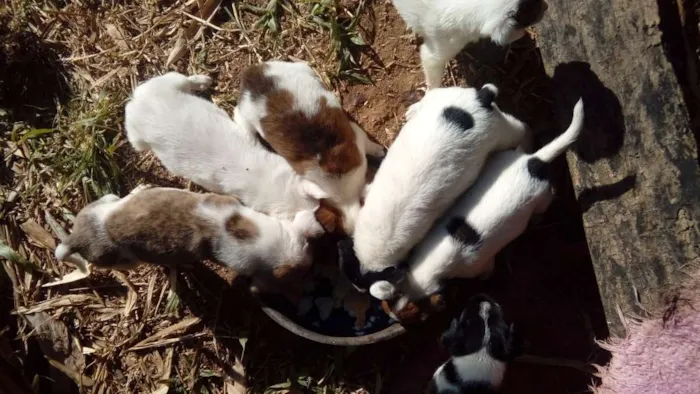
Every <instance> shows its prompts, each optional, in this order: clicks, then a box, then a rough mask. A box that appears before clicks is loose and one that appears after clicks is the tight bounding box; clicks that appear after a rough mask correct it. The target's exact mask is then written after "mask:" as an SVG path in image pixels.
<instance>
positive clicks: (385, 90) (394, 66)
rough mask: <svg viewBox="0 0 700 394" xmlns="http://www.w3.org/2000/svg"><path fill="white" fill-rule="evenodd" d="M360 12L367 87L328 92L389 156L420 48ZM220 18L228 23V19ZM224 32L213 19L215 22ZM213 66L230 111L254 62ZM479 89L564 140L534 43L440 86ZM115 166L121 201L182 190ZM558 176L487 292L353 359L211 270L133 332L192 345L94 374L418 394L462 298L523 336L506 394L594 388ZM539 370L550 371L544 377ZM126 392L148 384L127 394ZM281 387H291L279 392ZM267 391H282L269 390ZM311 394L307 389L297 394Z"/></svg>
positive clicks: (500, 52) (114, 289) (181, 285)
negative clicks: (498, 314) (173, 332)
mask: <svg viewBox="0 0 700 394" xmlns="http://www.w3.org/2000/svg"><path fill="white" fill-rule="evenodd" d="M253 3H256V4H257V3H260V4H265V3H267V2H253ZM350 3H355V4H356V3H358V2H350ZM368 4H369V5H368V6H367V7H366V8H365V11H364V12H363V13H362V15H361V21H360V24H359V26H360V28H361V30H362V33H363V37H364V38H365V40H366V41H367V42H368V44H369V48H365V49H364V50H363V51H362V53H361V55H360V59H361V64H362V67H363V68H364V69H365V70H368V75H369V76H370V77H371V79H372V80H373V81H374V84H372V85H351V84H347V83H343V82H340V83H336V84H334V85H335V87H336V88H337V90H338V91H339V94H340V96H341V98H342V101H343V105H344V107H345V109H346V110H347V111H348V112H349V113H350V114H351V115H352V116H353V117H354V118H356V119H357V120H358V122H359V123H360V124H361V126H363V127H364V128H365V130H366V131H367V132H368V133H369V134H371V135H372V136H373V137H374V138H376V139H377V140H378V141H380V142H381V143H383V144H385V145H387V146H388V145H390V143H391V141H392V140H393V138H395V136H396V134H397V133H398V131H399V129H400V127H401V124H402V122H403V115H404V113H405V110H406V108H407V107H408V105H410V104H412V103H413V102H415V101H417V100H418V99H419V98H420V97H421V96H422V93H420V91H419V89H418V88H419V87H421V86H422V83H423V74H422V71H421V69H420V65H419V59H418V52H417V43H416V42H415V40H414V39H413V38H412V37H411V36H410V35H409V32H408V31H407V30H406V29H405V25H404V23H403V21H402V20H401V19H400V18H399V17H398V15H397V13H396V11H395V10H394V8H393V7H392V6H391V5H390V4H389V3H388V2H385V1H379V0H377V1H370V2H368ZM217 15H218V14H217ZM217 18H219V17H217ZM220 18H221V19H222V21H227V20H228V23H232V22H231V21H230V19H229V18H227V17H226V16H225V15H222V16H220ZM242 19H243V20H244V21H246V22H250V21H254V20H255V16H251V15H247V14H244V15H243V16H242ZM222 21H219V20H218V19H216V18H215V19H214V20H213V21H212V23H215V24H216V23H219V22H222ZM222 34H223V33H222ZM286 39H289V38H286ZM306 42H307V43H308V47H309V48H308V52H307V53H306V54H304V53H302V51H301V50H298V48H297V47H290V48H289V50H286V54H287V56H292V57H298V58H302V59H305V60H311V59H309V58H310V57H320V56H322V54H323V53H325V50H326V49H325V45H326V43H325V41H324V40H323V38H319V40H318V41H317V42H315V41H313V40H308V41H306ZM242 53H245V54H242ZM165 55H167V54H158V55H154V56H156V57H157V56H160V58H159V59H160V60H158V61H159V62H162V61H163V60H164V58H165V57H166V56H165ZM221 59H222V60H220V61H217V60H216V57H213V56H212V57H211V58H209V59H207V61H206V62H204V65H202V66H201V67H202V68H204V69H206V70H208V71H210V72H211V74H212V75H213V76H214V77H215V81H216V82H215V83H216V86H215V88H214V92H213V94H212V98H213V100H214V101H215V102H216V103H217V104H219V105H221V106H222V107H223V108H225V109H227V110H229V111H230V110H231V109H232V108H233V106H234V105H235V96H236V94H237V86H238V77H237V75H238V74H239V73H240V72H241V70H243V69H244V68H245V67H246V66H247V65H248V64H250V63H253V62H255V56H254V54H252V53H250V52H240V53H236V54H235V55H232V56H228V55H227V56H226V57H224V56H222V57H221ZM161 66H162V64H161ZM135 67H136V68H138V69H139V78H140V79H141V80H143V79H145V78H147V77H148V76H150V75H153V74H154V73H155V72H156V70H157V68H153V67H150V66H148V65H141V64H138V65H137V66H135ZM197 67H199V66H197ZM174 68H176V69H178V70H180V71H182V72H186V71H188V70H191V68H192V65H191V64H188V63H187V61H180V62H178V63H176V64H175V66H174ZM105 71H108V70H105ZM486 82H492V83H495V84H496V85H497V86H498V87H499V89H500V95H499V97H498V99H497V102H498V104H499V106H500V107H501V108H502V109H503V110H505V111H507V112H510V113H512V114H513V115H515V116H516V117H518V118H520V119H522V120H524V121H525V122H527V123H528V124H529V125H530V126H531V127H532V129H533V131H534V133H535V135H536V139H537V141H538V142H542V141H548V140H549V139H551V138H552V136H554V135H556V134H558V133H559V132H561V131H562V129H561V127H560V126H559V125H558V124H557V123H556V121H555V119H556V116H555V114H554V111H553V107H552V102H551V100H550V98H549V97H550V93H549V79H548V77H547V76H546V74H545V73H544V70H543V67H542V65H541V62H540V57H539V51H538V49H537V46H536V41H535V40H533V39H532V38H526V39H523V40H521V41H519V42H517V43H514V44H513V45H511V46H510V47H509V48H498V47H496V46H495V45H493V44H490V43H479V44H477V45H474V46H473V47H471V48H469V49H467V50H465V51H463V52H462V53H461V54H460V55H459V56H458V57H457V59H455V61H453V62H452V63H451V64H450V66H449V68H448V73H447V80H446V84H449V85H459V86H466V85H473V86H481V85H482V84H483V83H486ZM122 137H123V136H122ZM538 145H539V144H538ZM117 161H118V162H119V164H120V166H122V167H123V179H122V180H121V187H122V189H123V190H128V189H129V188H131V187H132V186H134V185H135V184H137V183H138V182H140V181H142V180H146V181H149V182H152V183H156V184H159V185H164V186H165V185H173V186H184V185H185V182H182V181H181V180H178V179H173V178H172V177H170V176H169V175H168V174H167V172H165V171H164V170H163V169H162V167H160V166H159V165H158V163H157V161H156V160H155V159H154V158H153V157H151V156H148V155H146V156H138V155H136V154H135V153H134V152H133V151H131V149H130V148H129V147H128V145H126V144H124V145H121V146H120V148H119V150H118V157H117ZM558 163H559V169H560V171H559V178H558V182H557V193H558V195H557V198H556V199H555V200H554V202H553V204H552V205H551V207H550V209H549V210H548V212H547V213H546V214H545V215H543V217H541V218H539V219H538V221H537V222H536V224H533V225H531V226H530V228H529V229H528V230H527V231H526V233H525V234H524V235H523V236H521V237H520V238H518V239H517V240H516V241H515V242H513V243H512V244H511V245H510V246H509V247H507V248H506V250H504V251H503V252H502V253H501V254H500V255H499V258H498V266H497V272H496V275H495V276H494V277H493V278H492V279H490V280H488V281H486V282H480V281H458V282H455V283H454V285H453V287H452V288H453V289H454V294H453V303H452V304H451V306H450V309H448V310H447V311H445V312H444V313H442V314H440V315H436V316H434V317H433V318H432V319H430V320H429V321H428V322H426V324H424V325H422V326H420V327H416V328H413V329H411V330H409V332H408V333H406V334H404V335H402V336H401V337H398V338H395V339H393V340H390V341H387V342H385V343H380V344H377V345H373V346H366V347H360V348H354V349H347V348H334V347H329V346H323V345H318V344H315V343H311V342H308V341H305V340H303V339H300V338H298V337H295V336H294V335H292V334H291V333H289V332H287V331H286V330H284V329H283V328H281V327H279V326H278V325H277V324H275V323H274V322H272V321H271V320H270V319H268V318H267V317H266V316H265V315H264V314H263V313H262V312H261V311H260V310H259V309H258V308H257V307H256V306H255V303H254V301H253V300H252V299H250V297H249V296H247V295H246V294H245V292H244V291H242V290H241V286H238V285H237V284H235V283H234V285H233V286H232V285H231V283H232V282H234V275H232V274H231V273H230V272H227V271H226V270H224V269H221V268H218V267H213V266H211V265H207V266H206V267H194V268H191V269H184V270H183V271H182V272H181V273H180V274H179V279H178V281H177V283H178V290H177V292H178V295H179V299H180V302H181V304H180V308H181V309H180V310H179V312H177V313H175V314H173V315H169V317H168V318H167V319H166V318H163V319H161V318H158V319H156V317H153V318H152V319H153V321H149V320H148V319H146V320H145V323H144V325H143V326H140V327H143V332H141V333H137V336H138V337H139V338H143V337H144V336H146V335H150V334H152V333H154V332H157V331H158V330H159V329H161V328H163V327H165V326H167V325H168V324H175V323H177V322H178V321H182V320H183V319H186V318H189V317H198V318H200V319H201V325H198V327H201V328H200V329H199V331H198V332H197V333H196V334H197V335H198V334H202V335H201V336H199V337H197V336H195V337H188V338H186V339H183V340H181V341H178V342H177V343H175V344H174V345H173V347H170V349H175V350H174V354H175V356H173V353H172V352H173V351H172V350H168V349H167V348H163V349H161V348H159V349H155V350H152V351H148V352H145V353H138V352H127V351H123V350H119V351H115V352H114V353H111V354H110V355H109V356H108V359H106V360H105V359H101V360H100V363H99V365H100V368H106V370H105V371H106V373H107V374H108V375H109V376H108V378H105V379H106V380H105V381H106V382H111V383H110V384H113V386H112V389H113V390H112V391H113V392H128V391H129V390H134V389H135V388H136V387H157V384H158V382H159V377H160V376H161V375H162V372H163V368H164V365H167V362H165V361H164V360H167V359H171V360H172V359H173V357H174V360H175V361H174V363H175V367H174V370H175V371H178V372H177V374H175V373H174V374H173V376H172V377H171V380H177V379H180V381H190V382H191V381H194V382H195V383H192V386H190V387H189V389H190V390H194V389H195V388H197V389H198V390H203V389H201V388H202V387H212V386H214V387H218V388H219V389H220V390H214V391H216V392H224V391H223V389H221V387H223V386H222V384H223V382H224V381H228V378H229V377H231V376H234V377H235V376H237V375H239V374H240V371H239V370H237V369H236V368H235V366H236V362H235V360H236V358H242V359H243V364H244V366H245V370H246V373H245V374H246V376H247V378H248V380H249V382H250V386H251V392H254V393H261V392H285V391H287V392H293V393H297V392H314V393H316V392H323V391H322V389H323V385H324V384H328V383H329V382H330V383H332V385H333V387H334V388H333V389H332V390H334V391H331V392H356V393H362V392H369V393H416V392H420V391H422V389H423V388H424V387H425V386H426V384H427V383H428V381H429V379H430V376H431V375H432V373H433V371H434V370H435V368H436V367H437V366H438V365H439V364H440V363H442V362H443V361H444V360H445V359H446V355H445V354H444V352H443V351H442V349H441V348H440V346H439V344H438V341H437V338H438V336H439V335H440V333H441V332H442V330H444V328H445V327H446V325H447V322H448V320H449V318H450V316H452V315H453V314H455V313H457V312H458V310H459V306H460V301H463V300H466V298H467V297H468V296H469V295H470V294H473V293H476V292H479V291H485V292H488V293H489V294H491V295H493V296H494V297H495V298H496V299H497V300H499V301H500V302H501V303H502V304H503V305H504V308H505V309H506V313H507V315H509V317H510V318H511V319H512V320H513V321H514V322H515V324H516V325H517V326H518V327H519V328H520V330H521V331H522V333H523V334H524V337H525V339H526V353H527V354H528V355H531V356H536V357H539V358H540V360H539V362H537V363H535V362H516V363H514V364H513V365H512V367H511V368H510V369H509V372H508V374H507V377H506V382H505V387H504V393H554V394H556V393H582V392H587V387H588V386H589V385H590V384H591V383H592V381H593V377H592V375H591V374H589V373H587V372H584V371H581V370H578V369H576V368H572V367H571V366H566V364H568V363H570V362H573V364H577V363H578V364H584V363H587V362H594V361H595V362H598V363H601V362H604V359H601V357H604V354H602V353H601V352H600V351H599V349H598V347H597V346H596V345H595V344H594V339H602V338H605V337H606V336H607V331H606V324H605V316H604V315H603V312H602V306H601V303H600V297H599V295H598V292H597V287H596V282H595V276H594V272H593V270H592V266H591V262H590V257H589V255H588V249H587V246H586V240H585V236H584V234H583V229H582V223H581V218H580V215H581V214H580V209H579V206H578V204H577V203H576V201H575V197H574V193H573V189H572V186H571V183H570V179H569V177H568V172H567V171H566V162H565V161H564V160H563V159H560V160H559V161H558ZM68 206H69V207H70V208H71V209H72V210H73V211H75V210H76V208H77V206H74V205H73V204H71V203H68ZM164 272H165V271H164V270H163V269H161V268H156V267H148V268H143V269H141V270H140V271H139V272H137V273H131V274H129V276H128V278H129V280H130V281H131V284H132V285H133V286H135V287H136V288H137V293H138V295H139V297H143V296H144V294H145V293H147V292H148V293H149V294H150V293H151V290H152V289H151V290H148V291H147V289H148V288H151V287H152V288H155V289H160V288H161V287H163V288H165V287H164V286H166V284H167V282H168V280H167V275H166V274H165V273H164ZM151 283H152V284H151ZM75 288H78V289H88V291H94V292H97V293H99V295H100V297H101V298H103V299H104V302H105V303H107V304H108V303H109V302H111V301H114V302H115V303H118V302H121V303H123V302H124V299H126V298H127V297H128V291H127V288H126V287H124V286H123V285H122V284H121V282H120V281H118V280H117V279H115V278H113V277H110V276H109V275H106V274H105V275H102V276H98V277H97V278H94V279H90V280H88V281H86V282H84V283H81V284H80V285H76V286H73V289H72V290H71V288H70V286H69V287H67V288H62V289H59V290H57V292H58V293H59V294H65V293H71V292H74V291H80V290H75ZM51 296H55V293H51V294H50V295H47V294H46V293H45V292H44V293H43V292H39V291H37V293H36V294H33V296H32V297H33V299H34V300H35V301H39V300H42V299H49V298H50V297H51ZM162 296H163V294H162V293H161V297H162ZM149 297H150V296H149ZM154 297H155V296H154ZM159 302H160V301H159ZM4 306H5V308H7V309H8V310H9V309H12V307H13V305H11V302H10V303H7V302H6V303H5V304H4ZM76 314H77V315H79V314H80V310H79V309H75V310H73V309H70V308H69V309H68V310H67V311H64V313H63V314H61V316H60V319H61V320H63V321H66V322H80V321H81V320H80V318H75V315H76ZM8 316H9V315H8ZM10 320H13V319H10ZM124 322H125V321H120V323H119V324H120V326H119V327H120V330H122V331H125V330H126V331H128V327H123V325H124V324H126V325H127V326H128V324H132V323H128V322H129V321H128V320H126V322H127V323H124ZM12 323H13V322H12ZM13 324H14V323H13ZM100 324H101V323H100V322H94V321H93V322H91V323H90V324H87V323H85V324H84V325H82V324H77V327H73V325H69V326H70V327H71V330H74V331H75V333H76V335H77V336H78V337H80V338H81V339H82V340H84V341H87V340H88V339H90V340H94V339H95V338H96V337H97V335H96V334H95V333H101V335H102V338H103V339H105V340H107V339H108V338H110V336H111V337H112V338H122V339H123V338H125V336H124V335H126V334H118V333H115V332H113V331H110V330H111V329H107V328H102V327H100ZM126 337H128V335H126ZM241 337H244V338H247V342H242V341H240V340H239V338H241ZM120 340H121V339H120ZM0 345H1V343H0ZM169 352H171V353H169ZM27 353H28V354H29V356H27V360H30V361H31V362H27V363H23V370H24V372H25V375H26V376H27V377H30V379H31V377H32V376H34V375H35V374H37V373H40V374H41V375H48V374H49V369H50V368H49V366H48V364H47V363H46V361H45V360H44V359H43V357H42V356H41V352H40V351H39V350H38V345H37V344H35V343H34V344H32V345H31V349H29V351H27ZM242 353H243V354H242ZM547 363H549V364H553V365H545V364H547ZM102 366H104V367H102ZM96 369H99V368H97V367H95V366H94V365H93V364H89V365H88V366H87V367H86V370H87V371H88V372H91V373H95V370H96ZM139 371H140V372H139ZM202 371H207V373H206V374H205V373H202ZM195 372H196V373H197V374H198V376H199V377H198V378H196V379H190V380H187V379H186V376H185V377H183V376H182V375H187V373H191V374H193V375H194V374H195ZM134 379H141V380H144V381H147V382H146V383H143V382H142V381H140V382H138V383H135V382H134ZM234 380H235V379H234ZM203 381H205V382H207V384H203V383H202V382H203ZM287 381H289V384H288V385H287V384H285V382H287ZM309 381H313V383H309ZM273 384H279V385H278V386H277V388H274V387H273V388H271V385H273ZM50 386H51V384H50V383H49V382H48V381H46V380H42V383H41V384H40V387H41V389H42V390H43V392H51V387H50ZM310 386H313V389H312V388H307V387H310ZM173 387H175V389H173ZM187 391H188V390H186V389H185V388H183V387H180V386H177V384H173V386H172V387H171V392H187ZM202 392H205V391H202ZM206 392H210V391H206Z"/></svg>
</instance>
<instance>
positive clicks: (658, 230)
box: [537, 0, 700, 336]
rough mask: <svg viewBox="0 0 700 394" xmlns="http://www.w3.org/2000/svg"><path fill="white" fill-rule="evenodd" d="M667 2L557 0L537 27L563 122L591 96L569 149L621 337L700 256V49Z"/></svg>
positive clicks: (611, 319)
mask: <svg viewBox="0 0 700 394" xmlns="http://www.w3.org/2000/svg"><path fill="white" fill-rule="evenodd" d="M658 1H659V4H658V5H657V2H656V1H654V0H587V1H584V2H575V1H570V0H549V5H550V7H549V10H548V12H547V15H546V16H545V19H544V20H543V21H542V23H541V24H540V25H538V28H537V31H538V33H539V38H538V42H539V45H540V49H541V53H542V59H543V62H544V65H545V68H546V70H547V73H548V74H549V75H550V76H551V78H552V88H553V96H554V98H555V102H556V106H557V109H558V112H559V114H560V120H561V124H562V125H568V124H569V121H570V120H571V111H572V108H573V105H574V103H575V102H576V100H577V99H578V97H583V99H584V106H585V111H586V122H585V123H586V127H585V131H584V132H583V133H582V135H581V137H580V138H579V142H578V144H577V146H576V147H575V149H573V150H574V153H569V154H568V155H567V159H568V162H569V168H570V171H571V177H572V179H573V183H574V187H575V190H576V195H577V198H578V200H579V203H580V204H581V207H582V211H583V222H584V227H585V231H586V236H587V239H588V247H589V249H590V252H591V257H592V260H593V264H594V268H595V271H596V276H597V280H598V286H599V290H600V294H601V298H602V301H603V305H604V307H605V313H606V317H607V320H608V325H609V328H610V332H611V334H613V335H615V336H620V335H623V334H624V322H623V320H622V319H623V316H629V315H640V316H644V314H645V310H650V309H654V308H657V307H659V306H660V304H659V301H660V296H661V295H662V294H664V292H665V291H667V290H672V288H673V286H674V285H677V284H679V283H682V282H683V280H684V276H685V274H684V271H685V267H686V266H687V265H689V264H697V263H700V229H699V224H700V171H699V168H698V154H697V151H698V146H697V129H696V130H693V127H691V122H690V119H689V111H690V113H691V114H694V113H696V109H697V103H698V102H700V101H698V100H697V97H695V96H693V91H697V87H696V86H693V87H692V88H690V87H689V86H688V85H689V84H690V85H692V84H694V81H695V78H693V77H690V75H691V74H694V73H695V72H696V70H695V68H694V61H692V60H694V54H693V53H692V52H690V51H689V45H688V41H687V40H686V39H685V38H684V35H683V27H682V26H683V25H682V20H681V17H679V13H678V8H677V5H676V3H675V1H673V0H658ZM669 7H670V8H669ZM696 26H697V25H696ZM679 28H680V30H679ZM679 31H680V32H679ZM669 59H670V60H669ZM674 71H675V72H674ZM695 75H696V74H695ZM683 85H686V86H683ZM694 131H695V133H694ZM565 263H566V262H562V264H565Z"/></svg>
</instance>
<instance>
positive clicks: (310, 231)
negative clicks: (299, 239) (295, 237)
mask: <svg viewBox="0 0 700 394" xmlns="http://www.w3.org/2000/svg"><path fill="white" fill-rule="evenodd" d="M292 225H293V226H294V228H296V229H297V231H299V232H300V233H301V234H303V235H304V236H305V237H307V238H313V237H316V236H319V235H321V234H323V233H324V232H325V230H324V228H323V226H322V225H321V224H320V223H319V222H318V220H317V218H316V216H315V215H314V212H311V211H299V212H297V214H296V215H295V216H294V221H293V222H292Z"/></svg>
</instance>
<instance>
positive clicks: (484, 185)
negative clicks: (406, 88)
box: [370, 100, 584, 315]
mask: <svg viewBox="0 0 700 394" xmlns="http://www.w3.org/2000/svg"><path fill="white" fill-rule="evenodd" d="M583 121H584V111H583V101H582V100H579V101H578V103H576V106H575V107H574V114H573V119H572V121H571V125H570V126H569V128H568V129H567V130H566V132H564V133H563V134H561V135H560V136H558V137H557V138H556V139H554V140H553V141H552V142H550V143H549V144H547V145H545V146H544V147H542V148H541V149H540V150H538V151H537V152H535V153H534V154H526V153H523V152H520V151H519V150H508V151H504V152H499V153H496V154H495V155H494V156H493V157H492V158H490V159H489V160H488V162H487V163H486V166H485V168H484V171H483V173H482V174H481V176H480V177H479V180H478V181H477V182H476V183H475V184H474V186H472V187H471V188H470V189H469V190H468V191H467V192H466V193H464V195H463V196H462V197H460V199H459V200H457V202H456V203H455V204H454V206H453V207H452V208H450V210H449V211H448V212H447V213H446V214H445V215H444V216H443V217H442V219H440V221H438V223H437V224H436V225H435V227H434V228H433V229H432V230H431V231H430V233H429V234H428V235H427V236H426V238H425V239H424V240H423V241H422V242H421V243H420V244H418V246H416V247H415V248H414V250H413V251H412V252H411V255H410V256H409V258H408V259H407V260H406V262H405V264H406V266H407V267H408V274H407V276H406V277H405V278H402V279H399V280H398V281H397V283H396V284H393V283H390V282H389V281H379V282H376V283H374V284H373V285H372V286H371V287H370V293H371V294H372V295H373V296H374V297H376V298H379V299H381V300H391V301H392V305H391V308H390V309H391V310H392V313H394V314H398V315H400V314H401V313H400V311H401V310H402V309H403V308H406V307H409V308H411V309H413V308H414V307H413V306H412V305H410V304H411V303H412V302H415V301H416V300H420V299H423V298H426V297H429V296H431V295H432V294H435V293H437V292H439V291H440V290H441V286H442V282H443V281H444V280H446V279H449V278H474V277H478V276H488V275H490V274H491V272H492V271H493V268H494V257H495V255H496V253H498V252H499V251H500V250H501V249H503V247H505V246H506V245H507V244H508V243H510V242H511V241H512V240H514V239H515V238H517V237H518V236H519V235H520V234H522V232H523V231H524V230H525V228H526V227H527V223H528V221H529V220H530V217H531V216H532V214H533V213H543V212H544V211H545V210H546V209H547V208H548V207H549V204H550V203H551V201H552V198H553V195H552V186H551V181H550V179H549V175H550V172H551V171H550V166H551V164H550V163H551V162H552V161H553V160H554V159H555V158H557V157H558V156H559V155H561V154H562V153H564V152H566V150H567V149H568V148H569V147H570V146H571V144H573V143H574V142H575V141H576V139H577V138H578V136H579V134H580V132H581V129H582V128H583Z"/></svg>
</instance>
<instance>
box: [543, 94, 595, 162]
mask: <svg viewBox="0 0 700 394" xmlns="http://www.w3.org/2000/svg"><path fill="white" fill-rule="evenodd" d="M583 118H584V113H583V100H582V99H579V100H578V102H577V103H576V105H575V106H574V116H573V118H572V119H571V124H570V125H569V128H568V129H566V131H565V132H564V133H563V134H561V135H560V136H558V137H557V138H555V139H554V140H553V141H552V142H550V143H549V144H547V145H545V146H543V147H542V148H540V150H538V151H537V152H535V154H534V156H535V157H536V158H538V159H540V160H542V161H543V162H545V163H551V162H552V160H554V159H556V158H557V157H558V156H559V155H561V154H562V153H564V152H566V150H567V149H569V147H570V146H571V145H572V144H573V143H574V142H576V140H577V139H578V136H579V134H581V129H583Z"/></svg>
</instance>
